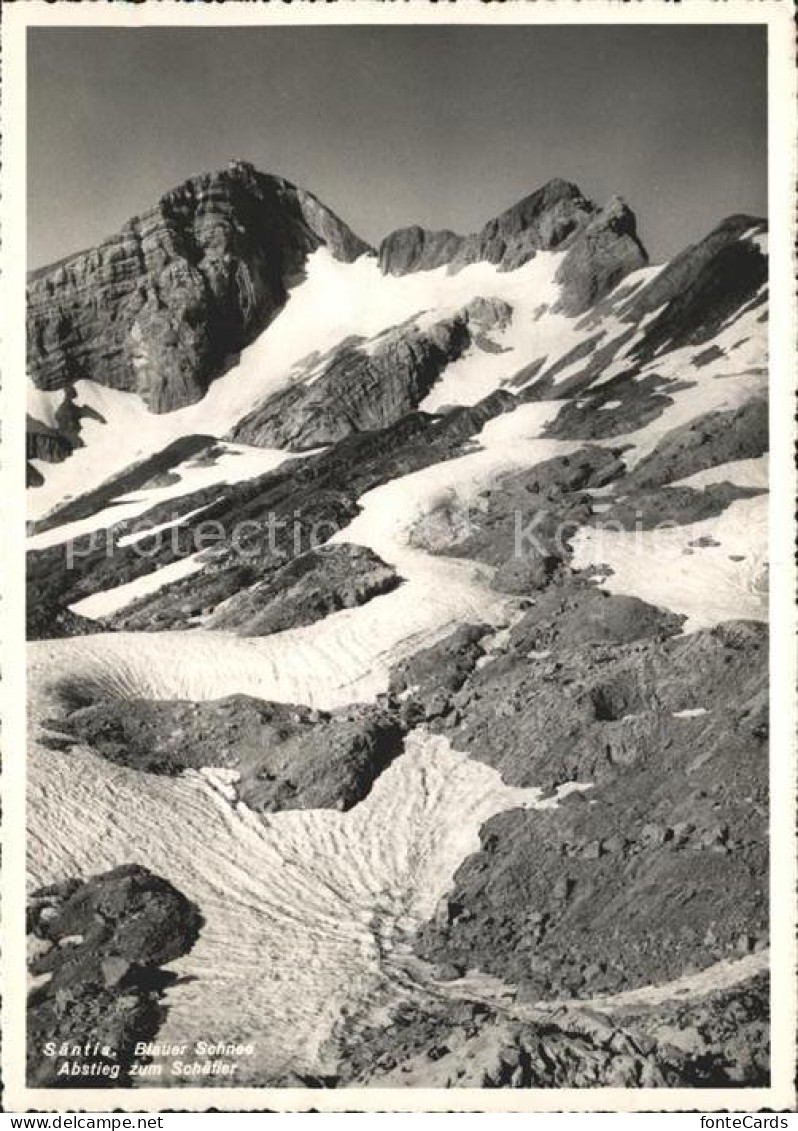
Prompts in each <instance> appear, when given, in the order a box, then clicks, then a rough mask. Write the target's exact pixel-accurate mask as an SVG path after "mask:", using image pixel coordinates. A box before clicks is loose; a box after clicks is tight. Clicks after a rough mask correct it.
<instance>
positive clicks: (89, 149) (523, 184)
mask: <svg viewBox="0 0 798 1131" xmlns="http://www.w3.org/2000/svg"><path fill="white" fill-rule="evenodd" d="M766 103H767V98H766V46H765V32H764V30H763V29H762V28H756V27H746V26H724V27H718V26H707V27H699V26H696V27H625V28H618V27H614V28H613V27H598V26H596V27H587V26H586V27H568V28H566V27H541V26H539V27H523V28H522V27H513V28H499V27H484V26H483V27H471V28H455V27H387V26H386V27H381V28H369V27H358V28H354V27H348V28H332V27H325V28H313V27H307V26H306V27H296V28H256V29H253V28H247V29H237V28H236V29H230V28H207V29H171V28H167V29H155V28H148V29H143V30H132V29H91V30H81V29H77V28H66V29H54V28H48V29H32V30H31V31H30V33H29V57H28V116H29V136H28V201H29V204H28V237H29V263H28V265H29V267H37V266H40V265H42V264H45V263H47V262H50V261H53V260H55V259H58V258H60V257H61V256H63V255H66V254H68V253H70V252H72V251H78V250H80V249H82V248H84V247H86V246H89V245H91V244H93V243H96V242H98V241H99V240H101V239H102V238H103V237H104V236H106V235H110V234H111V233H112V232H114V231H116V230H117V228H119V227H120V226H121V224H122V223H124V221H125V220H126V219H128V217H130V216H132V215H135V214H136V213H137V212H140V211H142V210H143V209H145V208H147V207H148V206H149V205H151V204H152V203H154V201H155V200H156V199H157V198H158V196H160V195H161V193H163V192H165V191H166V190H167V189H169V188H171V187H173V185H175V184H177V183H179V182H180V181H181V180H184V179H185V178H186V177H188V176H191V175H193V174H194V173H199V172H202V171H204V170H206V169H212V168H216V167H219V166H222V165H224V164H226V163H227V161H228V160H229V159H230V158H231V157H241V158H245V159H247V160H250V161H252V162H253V163H254V164H255V165H256V166H257V167H258V168H260V169H261V170H263V171H264V172H271V173H277V174H280V175H281V176H284V177H287V178H288V179H289V180H292V181H294V182H296V183H298V184H301V185H302V186H303V187H305V188H308V189H310V190H311V191H313V192H314V193H316V195H317V196H319V197H320V198H321V199H322V200H323V201H324V203H325V204H327V205H328V206H329V207H331V208H332V209H334V210H335V211H336V212H338V213H339V215H340V216H341V217H342V218H343V219H344V220H346V221H347V222H348V223H349V224H350V225H351V226H352V227H353V228H354V229H355V231H357V232H358V234H359V235H361V236H362V237H363V238H364V239H367V240H369V241H370V242H373V243H376V242H379V240H380V238H381V237H382V236H383V235H385V234H387V232H388V231H390V230H391V229H393V228H396V227H402V226H405V225H407V224H411V223H419V224H422V225H424V226H428V227H449V228H453V229H455V230H456V231H461V232H468V231H472V230H474V229H476V228H479V227H480V226H481V225H482V224H483V223H484V222H485V221H486V220H488V219H489V218H490V217H491V216H494V215H496V214H497V213H498V212H500V211H502V210H503V209H504V208H506V207H508V206H509V205H511V204H513V203H514V202H515V201H516V200H518V199H520V198H521V197H522V196H524V195H526V194H527V193H528V192H531V191H532V190H533V189H535V188H537V187H539V186H540V185H541V184H543V183H544V182H545V181H547V180H548V179H550V178H551V177H553V176H562V177H565V178H567V179H568V180H573V181H576V183H577V184H579V186H580V187H581V188H582V190H583V191H584V192H585V193H586V194H587V195H588V196H591V197H593V198H594V199H596V200H598V201H599V202H600V203H603V202H604V201H605V200H606V199H607V198H608V197H609V196H610V195H611V194H612V193H614V192H618V193H620V194H621V195H622V196H624V198H625V199H626V200H627V201H628V202H629V204H630V205H631V206H632V207H633V209H634V210H635V212H636V213H637V216H638V221H639V225H640V230H641V234H642V237H643V240H644V242H645V243H646V246H647V247H648V249H649V252H650V254H651V256H652V259H654V260H655V261H657V260H662V259H665V258H668V257H670V256H671V255H673V254H674V253H675V252H676V251H678V250H680V249H681V248H682V247H684V246H685V244H687V243H690V242H692V241H694V240H696V239H698V238H700V237H701V236H702V235H704V234H705V233H706V232H707V231H708V230H709V229H710V228H711V227H712V226H713V225H714V224H715V223H716V222H717V221H718V220H720V219H722V218H723V216H725V215H728V214H729V213H732V212H752V213H755V214H758V215H764V214H765V212H766V207H767V189H766V173H767V160H766V154H767V129H766Z"/></svg>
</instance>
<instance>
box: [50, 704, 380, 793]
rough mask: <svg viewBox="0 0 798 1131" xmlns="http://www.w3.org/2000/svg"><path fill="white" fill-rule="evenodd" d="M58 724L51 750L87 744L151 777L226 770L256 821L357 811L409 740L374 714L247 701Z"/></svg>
mask: <svg viewBox="0 0 798 1131" xmlns="http://www.w3.org/2000/svg"><path fill="white" fill-rule="evenodd" d="M63 695H64V699H65V702H67V703H69V702H70V701H71V702H72V703H73V705H74V709H73V710H68V711H67V713H66V714H65V715H64V717H63V718H59V719H57V720H53V721H52V734H51V737H50V738H49V739H48V741H49V742H50V744H51V745H54V746H57V747H59V748H60V747H65V748H68V747H70V746H72V745H74V744H80V745H84V744H85V745H88V746H90V747H91V749H92V750H94V751H95V752H96V753H97V754H99V755H100V756H101V757H103V758H107V759H108V760H109V761H111V762H115V763H117V764H119V765H123V766H130V767H132V768H134V769H137V770H140V771H142V772H144V773H148V774H167V775H174V774H178V773H181V772H182V771H183V770H186V769H194V770H201V769H212V770H228V771H231V773H232V779H231V784H230V789H231V790H232V791H233V793H234V795H235V797H236V798H237V799H238V800H240V801H243V802H245V803H246V804H247V805H248V806H249V808H250V809H253V810H255V811H256V812H263V813H267V812H268V813H274V812H279V811H280V810H284V809H336V810H346V809H351V808H352V806H353V805H356V804H357V803H358V802H359V801H362V800H363V798H364V797H365V796H366V795H367V794H368V793H369V791H370V790H371V787H372V785H373V783H374V781H375V780H376V779H377V778H378V777H379V775H380V774H381V773H382V771H383V770H384V769H385V768H386V767H387V766H388V765H389V764H390V763H391V762H392V761H393V759H394V758H395V757H396V756H397V755H398V754H400V753H401V750H402V738H403V733H402V730H401V728H400V727H399V725H398V724H397V722H396V721H395V719H393V718H392V717H391V716H390V715H388V714H386V713H385V712H383V711H381V710H380V709H379V708H375V707H367V706H360V707H353V708H351V709H347V710H341V711H335V712H326V711H314V710H311V709H310V708H307V707H299V706H292V705H290V704H283V703H266V702H263V701H261V700H259V699H253V698H251V697H249V696H246V695H233V696H230V697H229V698H227V699H218V700H211V701H209V702H199V703H196V702H190V701H184V700H175V701H157V700H150V699H136V700H127V701H122V700H118V699H107V700H99V701H93V702H85V701H84V700H83V699H82V698H81V689H80V688H72V687H69V686H67V687H65V688H64V689H63Z"/></svg>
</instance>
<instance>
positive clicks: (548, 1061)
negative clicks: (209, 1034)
mask: <svg viewBox="0 0 798 1131" xmlns="http://www.w3.org/2000/svg"><path fill="white" fill-rule="evenodd" d="M768 993H769V988H768V984H767V978H764V977H761V976H760V977H755V978H752V979H750V980H749V981H747V982H746V983H744V984H743V985H741V986H739V987H733V988H731V989H729V990H717V991H714V992H711V993H709V994H706V995H705V996H703V997H699V998H697V999H692V998H689V997H688V998H687V999H682V1000H676V1001H666V1002H665V1003H663V1004H661V1005H659V1006H656V1007H654V1008H651V1007H649V1008H648V1009H638V1010H637V1011H635V1010H634V1009H633V1008H629V1009H627V1010H612V1011H605V1010H601V1009H589V1008H584V1009H579V1008H574V1007H571V1008H566V1007H560V1008H559V1009H556V1010H550V1011H548V1012H546V1011H545V1010H540V1011H534V1010H530V1011H529V1012H530V1013H531V1014H532V1016H531V1017H530V1018H529V1019H524V1020H522V1019H520V1018H519V1017H513V1016H512V1006H510V1007H509V1008H508V1006H507V1005H506V1003H503V1004H502V1005H497V1006H491V1005H489V1004H487V1003H486V1002H484V1001H469V1000H468V999H465V1000H461V1001H458V1002H455V1003H449V1004H448V1005H439V1006H438V1008H437V1009H436V1010H433V1009H424V1008H423V1007H420V1006H418V1005H410V1004H408V1005H407V1006H405V1007H403V1008H401V1009H397V1010H396V1011H395V1012H394V1015H393V1017H392V1019H391V1020H392V1023H391V1024H390V1025H388V1026H385V1027H383V1028H377V1027H376V1026H375V1027H372V1028H369V1029H368V1030H366V1031H365V1033H359V1034H358V1037H359V1041H358V1043H357V1044H354V1043H353V1045H352V1047H351V1049H349V1050H348V1055H347V1057H346V1058H345V1060H344V1063H343V1065H342V1072H341V1076H342V1079H341V1080H339V1083H345V1084H348V1085H360V1086H366V1087H368V1086H371V1087H405V1088H407V1087H411V1088H412V1087H428V1088H429V1087H437V1088H590V1087H593V1088H595V1087H616V1088H637V1087H645V1088H662V1087H675V1086H681V1087H712V1086H714V1087H740V1086H748V1087H757V1086H758V1087H764V1086H767V1084H768V1082H769V1075H770V1057H769V1053H768V1046H769V1039H768ZM508 1013H509V1014H510V1016H509V1017H508Z"/></svg>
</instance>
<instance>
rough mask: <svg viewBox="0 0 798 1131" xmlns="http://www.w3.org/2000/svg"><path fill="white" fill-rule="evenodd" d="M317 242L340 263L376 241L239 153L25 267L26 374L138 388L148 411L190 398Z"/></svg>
mask: <svg viewBox="0 0 798 1131" xmlns="http://www.w3.org/2000/svg"><path fill="white" fill-rule="evenodd" d="M320 247H326V248H328V249H329V251H330V252H331V254H332V255H334V256H335V258H336V259H340V260H342V261H344V262H350V261H351V260H354V259H357V258H358V257H359V256H361V255H364V254H366V253H368V252H370V251H372V249H371V248H370V247H369V245H368V244H366V243H364V241H363V240H361V239H360V238H359V237H358V236H356V235H355V233H354V232H352V230H351V229H350V228H349V227H348V226H347V225H346V224H345V223H344V222H343V221H342V220H340V219H339V218H338V217H337V216H336V215H335V214H334V213H333V212H331V211H330V209H328V208H326V207H325V206H324V205H323V204H322V203H321V201H319V200H318V199H317V198H316V197H315V196H313V195H312V193H309V192H306V191H305V190H304V189H300V188H298V187H297V186H296V185H293V184H291V182H290V181H286V180H284V179H283V178H281V177H276V176H272V175H269V174H265V173H260V172H258V170H257V169H256V168H255V166H254V165H252V164H251V163H250V162H248V161H242V160H234V161H231V162H230V163H229V164H228V165H227V167H226V168H223V169H217V170H214V171H212V172H206V173H200V174H198V175H197V176H194V177H190V178H188V179H187V180H185V181H183V182H182V184H180V185H177V186H176V187H175V188H173V189H170V190H169V191H168V192H166V193H165V194H164V195H163V196H161V198H160V200H158V202H157V203H156V204H155V205H154V206H153V207H152V208H151V209H149V210H148V211H147V212H145V213H143V214H142V215H140V216H135V217H133V218H132V219H130V220H128V222H127V223H126V224H125V225H123V227H122V228H121V230H120V231H119V232H118V233H117V234H116V235H115V236H112V237H111V238H110V239H107V240H104V241H103V242H102V243H101V244H99V245H98V246H97V247H95V248H92V249H90V250H88V251H85V252H82V253H79V254H77V255H75V256H71V257H70V258H69V259H68V260H65V261H62V262H61V263H60V264H56V265H54V266H53V267H52V268H50V269H43V270H41V271H39V272H37V273H36V274H35V276H32V277H31V279H30V280H29V289H28V305H29V311H30V317H29V324H28V369H29V372H30V375H31V377H32V379H33V381H34V383H35V384H36V385H38V386H39V387H40V388H43V389H58V388H64V387H68V386H69V385H71V384H73V383H74V382H75V381H76V380H80V379H82V378H87V379H90V380H95V381H97V382H99V383H100V384H103V385H110V386H111V387H113V388H116V389H122V390H125V391H129V392H136V393H139V394H140V395H141V396H142V397H143V399H144V400H145V401H146V402H147V404H148V405H149V407H150V408H151V409H153V410H154V411H156V412H164V411H169V410H170V409H174V408H179V407H182V406H183V405H186V404H191V403H192V402H194V401H197V400H199V399H200V398H201V397H202V396H203V395H204V393H205V391H206V389H207V387H208V385H209V384H210V382H211V381H212V380H214V378H215V377H217V376H218V375H219V374H220V373H221V372H222V371H223V370H224V368H225V365H226V364H227V360H228V358H230V357H231V356H234V355H235V354H237V353H238V352H239V351H240V350H241V349H242V348H243V347H244V346H246V345H248V344H249V343H250V342H251V341H252V340H253V338H254V337H256V336H257V334H259V333H260V332H261V331H262V330H263V329H264V328H265V327H266V326H267V325H268V323H269V322H271V321H272V320H273V318H274V317H275V316H276V315H277V314H278V313H279V311H280V310H281V308H282V306H283V304H284V303H285V301H286V298H287V295H288V289H289V287H290V286H291V285H292V284H293V283H294V282H295V281H296V280H297V279H298V278H299V277H301V275H302V272H303V270H304V265H305V261H306V259H307V257H308V256H309V255H310V254H311V253H312V252H314V251H316V250H317V249H318V248H320ZM142 343H146V348H145V347H144V346H143V345H142Z"/></svg>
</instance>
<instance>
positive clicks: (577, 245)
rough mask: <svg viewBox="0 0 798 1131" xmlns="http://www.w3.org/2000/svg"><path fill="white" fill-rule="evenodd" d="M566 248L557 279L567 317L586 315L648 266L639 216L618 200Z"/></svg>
mask: <svg viewBox="0 0 798 1131" xmlns="http://www.w3.org/2000/svg"><path fill="white" fill-rule="evenodd" d="M566 246H567V254H566V256H565V259H564V260H563V262H562V264H561V265H560V267H559V270H558V271H557V276H556V279H557V282H558V283H559V284H560V285H561V287H562V294H561V297H560V300H559V307H560V309H561V310H562V311H564V313H566V314H571V315H577V314H582V313H584V311H586V310H588V309H589V308H590V307H591V306H592V305H593V304H594V303H595V302H597V301H598V300H599V299H601V298H604V296H605V295H607V294H608V293H609V292H610V291H611V290H612V289H613V287H614V286H616V284H617V283H619V282H620V281H621V280H622V279H625V278H626V276H627V275H631V273H632V272H633V271H637V270H639V269H640V268H641V267H645V265H646V264H647V263H648V255H647V253H646V251H645V248H644V247H643V245H642V244H641V242H640V239H639V238H638V235H637V221H636V219H635V215H634V213H633V212H632V210H631V208H629V206H628V205H627V204H625V203H624V202H623V201H622V200H621V199H620V197H617V196H616V197H613V199H612V200H611V201H610V202H609V204H607V206H606V207H605V208H602V209H601V211H600V212H597V213H596V214H595V215H594V216H593V217H592V218H591V219H590V220H589V221H588V222H587V223H586V224H584V225H583V226H580V227H579V229H578V230H577V231H576V232H575V234H574V235H573V236H571V237H570V239H569V240H568V243H567V245H566Z"/></svg>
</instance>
